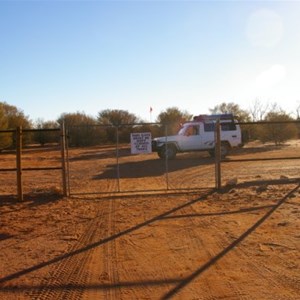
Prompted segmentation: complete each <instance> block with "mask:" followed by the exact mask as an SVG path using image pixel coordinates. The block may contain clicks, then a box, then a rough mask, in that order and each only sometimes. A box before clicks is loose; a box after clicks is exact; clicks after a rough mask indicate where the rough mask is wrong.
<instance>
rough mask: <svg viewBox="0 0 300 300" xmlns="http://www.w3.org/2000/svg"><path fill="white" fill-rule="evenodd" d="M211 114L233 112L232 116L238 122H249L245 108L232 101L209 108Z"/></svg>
mask: <svg viewBox="0 0 300 300" xmlns="http://www.w3.org/2000/svg"><path fill="white" fill-rule="evenodd" d="M209 111H210V113H212V114H233V116H234V118H235V119H236V120H237V121H239V122H249V121H250V115H249V113H248V112H247V111H246V110H243V109H241V108H240V106H239V105H238V104H235V103H233V102H229V103H225V102H223V103H221V104H219V105H216V106H215V107H214V108H211V109H209Z"/></svg>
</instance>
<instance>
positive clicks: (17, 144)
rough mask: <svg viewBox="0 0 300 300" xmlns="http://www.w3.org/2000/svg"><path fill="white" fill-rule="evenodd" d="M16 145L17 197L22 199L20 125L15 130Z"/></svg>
mask: <svg viewBox="0 0 300 300" xmlns="http://www.w3.org/2000/svg"><path fill="white" fill-rule="evenodd" d="M16 146H17V155H16V159H17V189H18V199H19V201H23V200H24V197H23V181H22V127H17V130H16Z"/></svg>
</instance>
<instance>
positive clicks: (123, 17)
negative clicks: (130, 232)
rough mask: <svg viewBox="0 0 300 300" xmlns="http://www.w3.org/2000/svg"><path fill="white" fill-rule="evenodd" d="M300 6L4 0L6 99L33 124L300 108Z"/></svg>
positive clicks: (0, 26) (1, 82)
mask: <svg viewBox="0 0 300 300" xmlns="http://www.w3.org/2000/svg"><path fill="white" fill-rule="evenodd" d="M299 15H300V2H298V1H283V0H282V1H274V2H272V1H265V2H262V1H242V0H240V1H3V0H0V45H1V46H0V101H5V102H7V103H9V104H11V105H15V106H17V107H18V108H19V109H21V110H23V111H24V113H25V114H26V115H28V116H29V117H30V118H31V119H32V120H36V119H38V118H42V119H44V120H56V119H57V118H58V117H59V116H60V115H61V114H62V113H72V112H77V111H80V112H85V113H86V114H89V115H91V116H97V114H98V112H99V111H101V110H103V109H124V110H128V111H129V112H131V113H134V114H136V115H137V116H138V117H140V118H142V119H144V120H145V121H150V114H149V108H150V107H152V108H153V111H152V116H151V120H152V121H154V120H155V118H156V117H157V115H158V114H159V113H160V112H161V111H163V110H165V109H166V108H168V107H173V106H176V107H178V108H179V109H182V110H187V111H188V112H190V113H191V114H200V113H208V110H209V108H213V107H214V106H215V105H217V104H220V103H222V102H234V103H237V104H239V105H240V106H241V107H242V108H243V109H248V108H250V107H251V106H253V103H254V101H255V99H259V101H260V102H262V103H274V102H276V103H278V105H279V106H280V107H282V108H283V109H284V110H285V111H287V112H293V111H295V110H296V108H297V107H298V106H299V105H300V84H299V82H300V80H299V78H300V18H299Z"/></svg>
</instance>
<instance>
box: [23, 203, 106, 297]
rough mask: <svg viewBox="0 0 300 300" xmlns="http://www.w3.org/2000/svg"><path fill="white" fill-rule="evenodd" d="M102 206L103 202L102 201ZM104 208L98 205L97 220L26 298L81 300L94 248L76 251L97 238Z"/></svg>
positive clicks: (103, 224)
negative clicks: (48, 275) (49, 275)
mask: <svg viewBox="0 0 300 300" xmlns="http://www.w3.org/2000/svg"><path fill="white" fill-rule="evenodd" d="M102 203H105V202H102ZM105 211H107V210H106V209H105V206H104V207H103V206H102V205H101V208H99V213H98V214H97V217H95V218H94V219H92V220H91V222H90V223H89V225H88V227H87V229H86V230H85V231H84V232H83V234H81V236H80V238H79V239H78V242H77V243H76V244H75V245H74V246H73V247H72V248H71V249H70V250H69V252H68V253H66V254H65V255H63V256H61V259H57V262H55V264H54V265H53V266H51V270H50V271H49V274H51V277H50V278H47V279H45V280H43V281H42V283H41V285H40V286H38V287H37V288H36V289H34V290H33V291H31V292H30V293H29V294H28V296H29V298H30V299H43V300H44V299H49V300H52V299H72V300H76V299H81V298H82V294H83V292H84V290H85V284H86V283H87V280H88V273H89V268H90V266H89V263H90V260H91V257H92V255H93V253H94V252H95V251H96V250H97V249H94V248H93V249H87V250H86V251H80V250H81V249H83V248H86V247H88V245H90V244H92V243H94V242H96V241H98V240H99V237H100V238H101V237H102V235H100V234H99V232H98V229H99V228H100V229H101V228H105V221H104V220H105V218H106V217H105V216H106V215H108V214H106V213H105Z"/></svg>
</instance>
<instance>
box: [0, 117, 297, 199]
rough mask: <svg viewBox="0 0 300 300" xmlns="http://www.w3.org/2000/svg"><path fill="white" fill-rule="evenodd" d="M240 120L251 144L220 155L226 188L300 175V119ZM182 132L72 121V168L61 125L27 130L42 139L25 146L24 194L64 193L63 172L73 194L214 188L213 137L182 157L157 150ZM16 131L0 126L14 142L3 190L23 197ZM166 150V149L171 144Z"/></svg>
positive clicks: (3, 171)
mask: <svg viewBox="0 0 300 300" xmlns="http://www.w3.org/2000/svg"><path fill="white" fill-rule="evenodd" d="M238 125H239V126H240V128H241V132H242V136H243V142H244V145H243V147H234V148H231V149H229V153H228V154H227V155H226V157H224V158H222V159H221V160H220V165H219V168H220V174H219V175H220V186H222V187H224V186H225V185H228V184H229V185H230V184H231V185H232V184H237V183H246V182H255V181H256V182H259V181H274V182H275V181H276V180H299V177H300V139H299V138H300V122H299V121H294V122H273V123H270V122H269V123H266V122H259V123H258V122H256V123H239V124H238ZM178 129H180V128H179V127H177V128H176V126H175V127H174V126H173V127H172V126H170V125H162V124H157V123H147V124H126V125H118V126H112V125H106V126H104V125H96V126H82V127H80V126H76V127H75V126H73V127H71V126H69V127H68V128H67V129H66V131H67V133H66V137H67V139H66V153H65V154H64V155H65V158H66V161H65V170H63V166H62V161H63V160H64V157H63V156H64V155H62V147H61V146H62V145H61V144H62V142H61V141H62V140H61V129H55V130H54V129H51V130H48V131H47V130H44V131H43V130H38V131H35V130H23V140H24V141H25V140H26V138H28V136H29V135H32V134H35V135H37V134H39V136H40V139H39V141H40V142H39V144H28V143H24V145H23V148H22V159H21V161H22V164H21V168H22V170H19V172H21V173H22V185H23V186H22V188H23V192H24V193H25V194H30V193H31V194H36V195H39V194H43V193H61V194H65V192H64V191H63V189H64V187H63V186H62V172H63V174H64V175H63V176H65V188H66V189H67V194H70V195H76V194H83V195H88V194H101V193H119V192H153V191H172V190H187V191H188V190H197V189H207V188H215V187H216V186H217V185H216V178H217V173H216V171H217V168H216V157H215V152H216V151H215V141H214V140H213V143H212V144H211V143H210V144H209V145H210V146H207V147H206V148H205V149H203V147H200V146H199V147H198V149H196V148H193V149H189V150H192V151H183V150H182V149H180V148H177V153H176V157H170V156H167V155H165V156H164V155H163V153H162V152H159V151H158V150H157V148H155V147H152V146H153V144H152V140H153V139H154V138H157V137H159V136H161V137H163V139H164V140H165V141H166V142H167V145H168V147H170V148H171V147H172V143H171V142H172V140H173V138H172V137H174V135H176V131H177V130H178ZM222 130H226V129H224V128H222V127H221V129H220V139H221V144H222V143H223V142H224V140H223V139H224V133H223V132H222ZM15 132H16V131H14V130H11V131H0V142H1V141H3V140H5V139H7V137H9V138H11V139H12V141H13V142H12V144H11V146H10V148H9V149H5V150H3V151H1V152H0V157H1V160H0V162H1V163H0V195H4V196H5V195H16V194H17V185H18V180H17V172H18V165H17V159H16V156H17V144H16V138H15ZM50 135H51V138H50ZM42 136H43V137H42ZM82 137H83V141H82V144H81V145H80V140H81V138H82ZM204 138H205V137H204V135H203V136H202V135H201V132H198V134H197V135H196V136H194V137H191V136H189V135H185V136H184V139H185V141H191V140H192V139H194V140H197V139H199V141H200V142H199V143H200V144H199V145H203V141H204ZM49 140H50V141H51V142H49ZM47 141H48V142H47ZM201 143H202V144H201ZM197 150H202V151H197ZM164 151H165V153H167V152H168V148H165V149H164ZM170 158H172V159H170Z"/></svg>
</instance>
